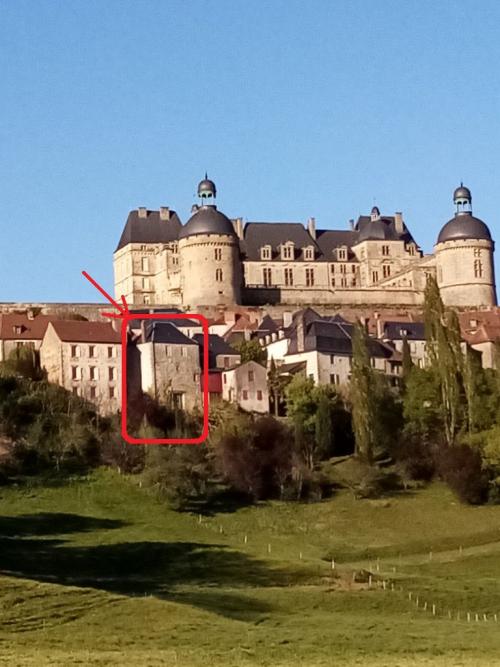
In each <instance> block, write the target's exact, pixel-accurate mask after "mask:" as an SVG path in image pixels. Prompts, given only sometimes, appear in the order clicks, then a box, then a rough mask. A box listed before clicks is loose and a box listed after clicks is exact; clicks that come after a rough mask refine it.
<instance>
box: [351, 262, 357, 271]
mask: <svg viewBox="0 0 500 667" xmlns="http://www.w3.org/2000/svg"><path fill="white" fill-rule="evenodd" d="M351 271H352V273H356V267H355V266H354V264H351Z"/></svg>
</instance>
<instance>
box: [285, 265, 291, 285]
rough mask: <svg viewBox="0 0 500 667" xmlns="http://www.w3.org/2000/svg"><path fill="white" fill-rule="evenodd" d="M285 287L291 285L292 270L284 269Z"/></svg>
mask: <svg viewBox="0 0 500 667" xmlns="http://www.w3.org/2000/svg"><path fill="white" fill-rule="evenodd" d="M285 285H287V286H291V285H293V269H285Z"/></svg>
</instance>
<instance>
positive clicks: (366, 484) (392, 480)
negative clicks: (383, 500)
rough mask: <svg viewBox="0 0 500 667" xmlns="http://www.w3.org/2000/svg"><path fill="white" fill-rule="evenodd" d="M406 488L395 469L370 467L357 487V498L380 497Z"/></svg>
mask: <svg viewBox="0 0 500 667" xmlns="http://www.w3.org/2000/svg"><path fill="white" fill-rule="evenodd" d="M403 488H404V484H403V482H402V480H401V477H400V476H399V475H398V473H397V472H396V471H394V470H380V469H378V468H370V469H368V470H367V472H366V474H365V475H364V477H363V478H362V479H361V480H360V482H359V484H358V485H357V487H356V489H355V494H356V498H380V497H381V496H384V495H387V494H388V493H393V492H394V491H400V490H402V489H403Z"/></svg>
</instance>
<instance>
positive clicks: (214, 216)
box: [179, 205, 236, 239]
mask: <svg viewBox="0 0 500 667" xmlns="http://www.w3.org/2000/svg"><path fill="white" fill-rule="evenodd" d="M197 234H225V235H226V236H236V232H235V231H234V227H233V223H232V222H231V220H229V218H228V217H226V216H225V215H224V213H221V212H220V211H218V210H217V207H216V206H213V205H209V206H200V208H199V209H198V210H197V211H196V213H194V214H193V215H192V216H191V217H190V218H189V220H188V221H187V222H186V224H185V225H184V227H182V229H181V231H180V232H179V239H185V238H187V237H188V236H196V235H197Z"/></svg>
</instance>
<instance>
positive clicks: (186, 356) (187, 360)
mask: <svg viewBox="0 0 500 667" xmlns="http://www.w3.org/2000/svg"><path fill="white" fill-rule="evenodd" d="M136 346H137V350H138V351H139V354H140V386H141V388H142V391H143V392H144V393H148V394H150V395H151V396H152V397H153V398H155V399H156V400H158V401H159V402H160V403H163V404H165V405H169V406H171V407H172V408H174V409H178V410H187V411H192V410H193V409H194V408H196V407H198V408H200V409H201V408H202V402H201V401H202V398H201V390H200V387H201V367H200V350H199V346H198V345H197V343H196V342H195V341H194V340H193V339H191V338H188V337H187V336H185V335H184V334H183V333H182V332H181V331H180V330H179V329H178V328H177V327H175V326H174V325H173V324H172V323H170V322H166V321H162V320H145V319H143V320H141V333H140V337H139V338H138V339H137V341H136Z"/></svg>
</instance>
